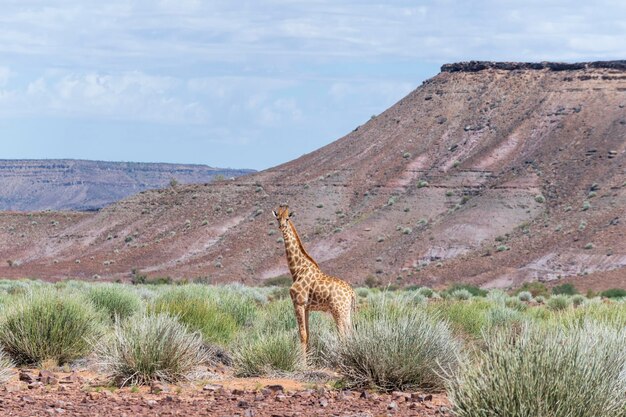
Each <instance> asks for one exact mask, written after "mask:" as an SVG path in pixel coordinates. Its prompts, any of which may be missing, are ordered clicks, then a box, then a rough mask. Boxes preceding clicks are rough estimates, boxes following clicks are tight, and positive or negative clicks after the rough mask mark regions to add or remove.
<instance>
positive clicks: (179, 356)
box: [96, 314, 209, 386]
mask: <svg viewBox="0 0 626 417" xmlns="http://www.w3.org/2000/svg"><path fill="white" fill-rule="evenodd" d="M96 354H97V356H98V359H99V361H100V363H101V365H102V366H103V368H104V369H105V370H106V372H107V373H108V374H109V377H110V378H111V380H112V382H113V383H115V384H117V385H119V386H125V385H142V384H148V383H150V382H151V381H154V380H159V381H165V382H177V381H181V380H186V379H189V378H190V375H191V373H192V372H193V371H194V370H195V369H196V368H197V367H198V366H200V365H201V364H202V363H204V362H206V361H207V360H208V357H209V354H208V352H207V351H206V349H205V348H204V347H203V341H202V337H201V335H200V334H199V333H191V332H190V331H189V330H188V329H187V327H186V326H184V325H183V324H181V323H180V322H178V320H177V319H176V318H175V317H171V316H169V315H168V314H157V315H143V316H141V317H138V318H133V319H131V320H126V321H122V322H120V321H118V322H116V324H115V326H114V328H113V333H112V335H110V336H109V337H108V338H106V339H104V340H103V341H102V342H101V343H99V344H98V345H96Z"/></svg>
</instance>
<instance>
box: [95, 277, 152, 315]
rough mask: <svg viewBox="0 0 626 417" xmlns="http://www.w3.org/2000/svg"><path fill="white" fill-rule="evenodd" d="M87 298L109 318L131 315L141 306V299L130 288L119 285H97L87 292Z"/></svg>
mask: <svg viewBox="0 0 626 417" xmlns="http://www.w3.org/2000/svg"><path fill="white" fill-rule="evenodd" d="M87 298H88V299H89V300H90V301H91V302H92V303H93V305H94V306H96V308H98V309H100V310H102V311H103V312H104V313H105V314H106V315H107V316H109V317H110V318H111V320H115V318H116V317H117V318H119V319H121V320H123V319H125V318H127V317H130V316H132V315H133V314H135V313H136V312H138V311H139V310H140V309H141V307H142V304H141V299H140V298H139V296H138V295H137V293H136V292H134V291H133V290H132V289H130V288H128V287H125V286H121V285H97V286H93V287H91V288H90V289H89V291H88V292H87Z"/></svg>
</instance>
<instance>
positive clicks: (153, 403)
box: [146, 400, 157, 409]
mask: <svg viewBox="0 0 626 417" xmlns="http://www.w3.org/2000/svg"><path fill="white" fill-rule="evenodd" d="M146 404H147V405H148V407H150V408H151V409H152V408H153V407H154V406H155V405H157V402H156V401H155V400H146Z"/></svg>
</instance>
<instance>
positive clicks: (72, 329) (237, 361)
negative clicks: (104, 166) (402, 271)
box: [0, 277, 626, 417]
mask: <svg viewBox="0 0 626 417" xmlns="http://www.w3.org/2000/svg"><path fill="white" fill-rule="evenodd" d="M139 282H142V283H139ZM290 284H291V279H290V277H279V278H276V279H273V280H270V281H269V282H268V283H267V285H266V286H263V287H249V286H243V285H238V284H230V285H223V286H217V285H208V284H205V283H192V282H189V283H178V284H175V285H174V284H171V283H161V284H159V281H158V280H153V281H151V280H149V279H148V280H145V279H144V280H139V281H138V283H136V284H115V283H87V282H82V281H61V282H57V283H54V284H52V283H46V282H43V281H39V280H5V281H0V306H1V307H0V308H1V309H2V314H1V315H0V317H1V319H0V346H1V347H2V353H1V356H0V377H1V380H2V383H3V388H2V392H1V395H0V413H1V414H2V415H47V414H66V415H68V414H69V415H105V414H109V415H127V416H131V415H220V416H221V415H229V416H230V415H240V416H263V415H275V416H279V415H280V416H296V415H300V416H307V415H337V416H353V415H359V416H369V415H371V416H377V415H414V416H428V415H449V416H452V415H454V416H582V417H584V416H620V415H625V414H626V398H625V397H624V392H625V391H626V371H625V369H624V364H625V363H626V331H625V330H624V325H625V324H626V304H625V303H624V302H623V301H622V300H623V298H622V297H623V296H624V295H626V292H625V291H622V290H618V289H615V290H608V291H605V292H603V293H601V294H595V293H593V292H592V291H589V292H588V293H587V294H586V295H582V294H578V291H577V290H576V288H575V287H574V286H573V285H571V284H562V285H559V286H554V287H552V288H548V287H546V286H544V285H543V284H541V283H532V284H526V285H525V286H523V287H522V288H519V289H517V290H516V291H514V292H509V293H507V292H503V291H500V290H491V291H485V290H482V289H479V288H478V287H474V286H469V285H461V284H457V285H451V286H449V287H447V288H443V289H440V290H439V291H435V290H433V289H431V288H428V287H407V288H404V289H395V288H389V287H386V288H369V287H361V288H356V292H357V295H358V309H357V313H356V315H355V317H354V323H353V330H352V331H351V332H350V333H349V334H348V335H347V336H346V337H345V338H344V339H341V338H339V336H338V334H337V331H336V329H335V326H334V323H333V321H332V319H331V318H330V317H329V316H327V315H323V314H321V313H312V316H311V323H310V327H311V329H310V332H311V340H310V346H309V350H308V352H307V356H306V358H305V357H303V355H302V352H301V350H300V345H299V343H300V342H299V339H298V334H297V325H296V321H295V316H294V313H293V306H292V302H291V300H290V297H289V290H288V288H289V285H290Z"/></svg>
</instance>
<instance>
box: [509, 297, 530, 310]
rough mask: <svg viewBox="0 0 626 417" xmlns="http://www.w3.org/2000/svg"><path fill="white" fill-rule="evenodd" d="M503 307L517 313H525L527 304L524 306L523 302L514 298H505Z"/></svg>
mask: <svg viewBox="0 0 626 417" xmlns="http://www.w3.org/2000/svg"><path fill="white" fill-rule="evenodd" d="M504 305H505V306H507V307H508V308H512V309H513V310H517V311H525V310H526V309H527V308H528V304H525V303H524V302H523V301H521V300H520V299H519V298H516V297H509V298H507V299H506V301H505V302H504Z"/></svg>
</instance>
